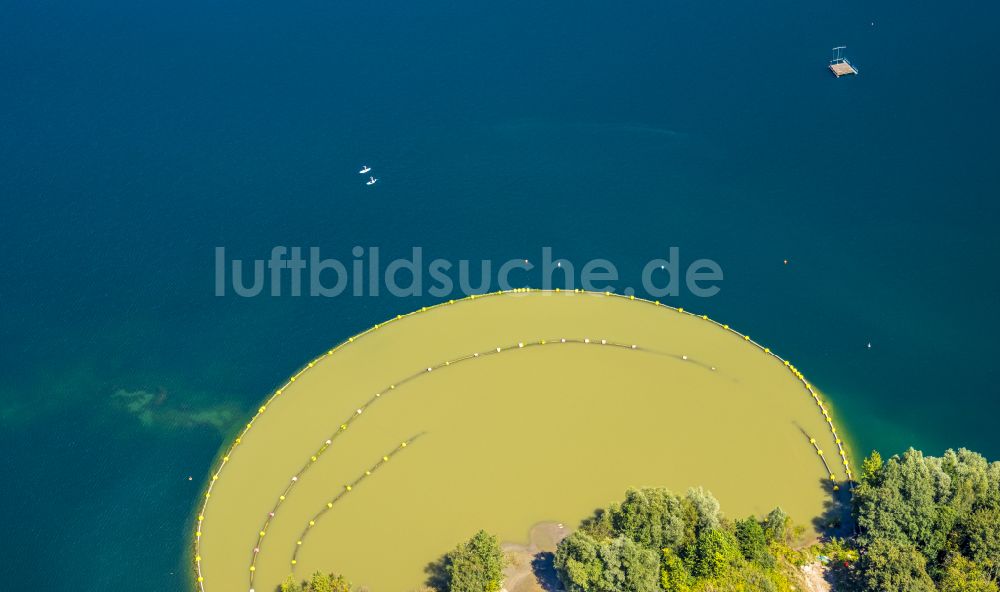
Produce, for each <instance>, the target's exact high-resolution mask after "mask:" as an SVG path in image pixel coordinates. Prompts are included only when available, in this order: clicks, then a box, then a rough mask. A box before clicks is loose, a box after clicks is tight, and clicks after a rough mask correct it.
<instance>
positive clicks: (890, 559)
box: [861, 539, 935, 592]
mask: <svg viewBox="0 0 1000 592" xmlns="http://www.w3.org/2000/svg"><path fill="white" fill-rule="evenodd" d="M861 564H862V571H863V574H864V575H863V580H864V585H865V589H866V590H869V591H870V592H886V591H887V590H893V591H895V590H899V591H901V592H902V591H905V592H934V591H935V587H934V582H932V581H931V578H930V576H929V575H927V570H926V565H927V559H926V558H925V557H924V555H923V554H921V553H920V552H919V551H918V550H917V549H916V548H915V547H913V546H912V545H906V544H903V545H898V544H896V543H894V542H892V541H889V540H885V539H878V540H876V541H874V542H873V543H872V544H870V545H868V547H867V548H866V549H865V553H864V555H862V556H861Z"/></svg>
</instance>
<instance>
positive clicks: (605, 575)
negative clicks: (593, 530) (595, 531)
mask: <svg viewBox="0 0 1000 592" xmlns="http://www.w3.org/2000/svg"><path fill="white" fill-rule="evenodd" d="M554 563H555V568H556V573H557V575H558V576H559V580H560V581H561V582H562V584H563V587H565V589H566V590H567V592H657V591H658V590H659V576H660V561H659V558H658V557H657V554H656V553H654V552H653V551H652V550H650V549H646V548H644V547H642V546H641V545H638V544H637V543H635V542H634V541H632V540H631V539H628V538H626V537H623V536H620V537H618V538H614V539H605V540H603V541H598V540H596V539H594V538H593V537H592V536H590V535H589V534H588V533H586V532H583V531H577V532H575V533H573V534H571V535H570V536H568V537H566V538H565V539H563V540H562V542H560V543H559V547H558V548H557V549H556V556H555V562H554Z"/></svg>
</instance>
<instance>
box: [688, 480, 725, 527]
mask: <svg viewBox="0 0 1000 592" xmlns="http://www.w3.org/2000/svg"><path fill="white" fill-rule="evenodd" d="M685 498H686V499H687V500H688V501H689V502H690V503H691V506H692V507H693V508H694V510H695V514H696V515H697V517H698V518H697V519H698V522H697V524H696V526H695V530H696V533H701V532H702V531H703V530H711V529H715V528H718V526H719V521H720V520H721V519H722V512H720V511H719V500H717V499H715V496H713V495H712V493H711V492H710V491H706V490H705V489H703V488H701V487H692V488H691V489H688V491H687V495H686V496H685Z"/></svg>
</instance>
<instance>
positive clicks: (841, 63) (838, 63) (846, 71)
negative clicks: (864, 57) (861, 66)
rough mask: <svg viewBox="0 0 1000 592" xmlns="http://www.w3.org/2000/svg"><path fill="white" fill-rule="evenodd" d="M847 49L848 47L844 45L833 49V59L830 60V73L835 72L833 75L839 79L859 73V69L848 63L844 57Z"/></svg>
mask: <svg viewBox="0 0 1000 592" xmlns="http://www.w3.org/2000/svg"><path fill="white" fill-rule="evenodd" d="M845 49H847V46H844V45H841V46H839V47H834V48H833V59H832V60H830V71H831V72H833V75H834V76H836V77H837V78H840V77H841V76H850V75H852V74H857V73H858V69H857V68H855V67H854V64H852V63H851V62H849V61H847V58H845V57H844V50H845Z"/></svg>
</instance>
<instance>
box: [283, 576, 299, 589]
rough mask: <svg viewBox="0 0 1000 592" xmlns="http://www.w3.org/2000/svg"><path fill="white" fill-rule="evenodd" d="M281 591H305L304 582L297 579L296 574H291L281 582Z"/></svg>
mask: <svg viewBox="0 0 1000 592" xmlns="http://www.w3.org/2000/svg"><path fill="white" fill-rule="evenodd" d="M279 590H280V592H303V590H302V584H300V583H298V582H296V581H295V576H292V575H289V576H288V577H287V578H285V581H283V582H281V587H280V588H279Z"/></svg>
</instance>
